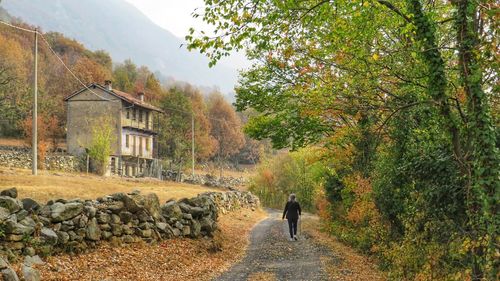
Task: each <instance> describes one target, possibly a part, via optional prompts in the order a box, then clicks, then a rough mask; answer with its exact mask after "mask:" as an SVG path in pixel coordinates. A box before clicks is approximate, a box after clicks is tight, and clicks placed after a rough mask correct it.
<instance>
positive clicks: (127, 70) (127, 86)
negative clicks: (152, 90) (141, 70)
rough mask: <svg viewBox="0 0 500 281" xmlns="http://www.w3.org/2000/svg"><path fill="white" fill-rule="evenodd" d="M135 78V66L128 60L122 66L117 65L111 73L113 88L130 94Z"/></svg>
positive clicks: (136, 74) (133, 87)
mask: <svg viewBox="0 0 500 281" xmlns="http://www.w3.org/2000/svg"><path fill="white" fill-rule="evenodd" d="M137 76H138V73H137V66H136V65H135V64H134V63H133V62H132V61H131V60H130V59H127V60H125V61H124V62H123V63H122V64H118V65H117V66H116V67H115V69H114V71H113V81H114V84H115V87H116V88H117V89H120V90H122V91H124V92H128V93H130V92H132V91H134V89H135V82H136V81H137Z"/></svg>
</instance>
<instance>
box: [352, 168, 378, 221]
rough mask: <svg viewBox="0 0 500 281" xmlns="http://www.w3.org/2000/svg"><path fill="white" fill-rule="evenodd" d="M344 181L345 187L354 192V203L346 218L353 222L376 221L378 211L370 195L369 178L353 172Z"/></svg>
mask: <svg viewBox="0 0 500 281" xmlns="http://www.w3.org/2000/svg"><path fill="white" fill-rule="evenodd" d="M345 181H346V185H347V188H349V190H350V191H351V192H352V193H353V194H354V203H353V204H352V207H351V208H350V209H349V211H348V212H347V220H349V221H350V222H352V223H354V224H362V223H366V222H369V223H373V222H378V219H379V213H378V210H377V208H376V206H375V201H374V200H373V198H372V196H371V194H372V185H371V182H370V180H369V179H367V178H363V177H362V176H361V175H359V174H354V175H351V176H349V177H347V178H346V180H345Z"/></svg>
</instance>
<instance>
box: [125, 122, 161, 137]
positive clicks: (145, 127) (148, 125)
mask: <svg viewBox="0 0 500 281" xmlns="http://www.w3.org/2000/svg"><path fill="white" fill-rule="evenodd" d="M149 119H150V120H148V121H149V122H146V120H142V122H139V120H133V119H127V118H122V127H123V128H129V129H136V130H138V131H141V132H143V133H147V134H156V130H154V128H153V121H152V118H149Z"/></svg>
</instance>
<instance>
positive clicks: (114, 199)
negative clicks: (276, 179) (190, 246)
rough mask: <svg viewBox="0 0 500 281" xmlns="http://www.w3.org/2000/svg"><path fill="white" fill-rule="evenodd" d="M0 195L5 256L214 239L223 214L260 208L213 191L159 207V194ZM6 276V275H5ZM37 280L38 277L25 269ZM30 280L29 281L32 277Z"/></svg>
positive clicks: (246, 196) (234, 194) (242, 196)
mask: <svg viewBox="0 0 500 281" xmlns="http://www.w3.org/2000/svg"><path fill="white" fill-rule="evenodd" d="M3 194H8V195H12V196H14V198H13V197H10V196H0V229H1V230H2V232H3V235H2V236H1V238H0V256H12V255H21V254H24V255H30V256H32V255H35V254H39V255H51V254H55V253H59V252H73V253H80V252H85V251H87V250H89V249H91V248H94V247H95V246H96V245H97V244H99V243H101V242H103V241H109V242H112V244H114V245H119V244H122V243H134V242H139V241H146V242H152V241H160V240H163V239H169V238H175V237H191V238H199V237H205V236H208V237H210V236H212V235H213V233H214V231H215V230H216V229H217V218H218V216H219V213H226V212H229V211H233V210H235V209H238V208H251V209H255V208H257V207H258V206H259V200H258V198H257V197H255V196H254V195H252V194H251V193H249V192H240V191H229V192H226V193H219V192H209V193H204V194H200V195H198V196H197V197H194V198H186V199H181V200H178V201H176V200H169V201H168V202H166V203H164V204H160V202H159V199H158V196H156V194H145V195H143V194H141V193H140V192H139V191H134V192H131V193H115V194H111V195H108V196H104V197H100V198H97V200H80V199H74V200H64V199H58V200H51V201H49V202H47V204H45V205H41V204H39V203H37V202H36V201H35V200H33V199H29V198H25V199H23V200H18V199H17V198H15V197H16V196H17V191H16V192H14V190H10V191H9V192H5V193H3ZM6 274H7V273H6ZM26 274H27V275H29V276H31V277H33V278H36V273H33V272H31V271H30V270H29V269H26ZM31 277H30V278H31Z"/></svg>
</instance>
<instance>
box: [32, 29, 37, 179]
mask: <svg viewBox="0 0 500 281" xmlns="http://www.w3.org/2000/svg"><path fill="white" fill-rule="evenodd" d="M34 68H35V79H34V84H35V85H34V91H33V124H32V127H33V128H32V135H33V142H32V144H31V145H32V151H33V156H32V163H31V167H32V174H33V175H35V176H36V175H37V174H38V167H37V164H38V163H37V158H38V152H37V146H38V140H37V137H38V131H37V126H38V124H37V117H38V112H37V109H38V100H37V96H38V30H37V29H35V62H34Z"/></svg>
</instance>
